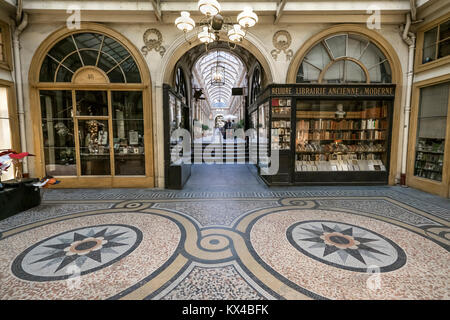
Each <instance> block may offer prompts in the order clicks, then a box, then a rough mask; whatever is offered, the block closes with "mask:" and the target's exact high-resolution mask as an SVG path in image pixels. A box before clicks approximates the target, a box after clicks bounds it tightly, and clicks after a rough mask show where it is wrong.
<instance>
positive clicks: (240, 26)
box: [175, 0, 258, 50]
mask: <svg viewBox="0 0 450 320" xmlns="http://www.w3.org/2000/svg"><path fill="white" fill-rule="evenodd" d="M198 9H199V10H200V12H201V13H202V14H203V15H205V17H204V18H203V19H202V20H201V21H200V22H199V23H198V28H196V35H197V38H198V39H199V40H200V41H201V42H202V43H205V44H206V50H208V44H210V43H213V42H215V41H219V40H221V39H220V33H221V32H224V33H225V34H226V35H227V38H225V41H226V42H227V43H228V45H229V46H230V48H232V49H234V48H235V46H236V44H237V43H239V42H242V41H243V40H244V38H245V37H246V35H247V31H248V29H249V28H252V27H254V26H255V25H256V23H258V16H257V15H256V13H255V12H253V9H252V8H250V7H246V8H245V9H244V11H243V12H241V13H240V14H239V15H238V17H237V24H235V23H232V22H231V19H230V18H227V17H225V18H224V17H223V16H222V15H221V14H220V11H221V6H220V3H219V2H218V1H217V0H200V1H198ZM175 25H176V27H177V28H178V29H180V30H181V31H183V32H184V34H185V39H186V41H187V42H189V40H188V39H187V33H188V32H190V31H192V30H194V28H195V27H196V23H195V21H194V20H193V19H192V18H191V17H190V14H189V12H186V11H183V12H181V17H179V18H177V19H176V20H175ZM189 43H190V42H189Z"/></svg>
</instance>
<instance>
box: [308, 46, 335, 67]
mask: <svg viewBox="0 0 450 320" xmlns="http://www.w3.org/2000/svg"><path fill="white" fill-rule="evenodd" d="M305 60H306V61H308V62H309V63H310V64H312V65H314V66H316V67H318V68H319V69H321V70H323V69H324V68H325V67H326V66H327V65H328V64H329V63H330V61H331V59H330V56H329V55H328V52H327V50H326V49H325V47H324V46H323V44H322V43H321V44H318V45H317V46H315V47H314V48H313V49H312V50H311V51H310V52H309V53H308V55H307V56H306V57H305Z"/></svg>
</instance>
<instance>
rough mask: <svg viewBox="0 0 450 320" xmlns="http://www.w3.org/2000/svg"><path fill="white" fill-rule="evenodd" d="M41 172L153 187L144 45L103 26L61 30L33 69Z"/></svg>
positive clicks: (85, 183) (70, 183)
mask: <svg viewBox="0 0 450 320" xmlns="http://www.w3.org/2000/svg"><path fill="white" fill-rule="evenodd" d="M29 75H30V76H29V80H30V98H31V105H32V106H33V108H32V110H31V111H32V118H33V123H34V125H33V127H34V136H35V150H36V173H37V175H38V176H41V177H42V176H46V175H51V176H56V177H58V178H59V179H60V180H62V182H63V183H62V184H61V187H64V188H71V187H72V188H75V187H153V186H154V173H153V172H154V168H153V137H152V122H151V119H152V108H151V91H150V90H149V87H150V85H151V81H150V74H149V71H148V68H147V65H146V64H145V62H144V60H143V59H142V57H141V55H140V53H139V51H138V50H137V49H136V48H135V47H134V46H133V45H132V44H131V43H130V42H129V41H128V40H127V39H126V38H124V37H123V36H121V35H120V34H118V33H117V32H115V31H113V30H111V29H109V28H106V27H104V26H101V25H96V24H84V25H82V27H81V29H79V30H68V29H66V28H63V29H60V30H58V31H56V32H55V33H53V34H52V35H50V36H49V37H48V38H47V39H46V40H45V41H44V42H43V43H42V44H41V46H40V47H39V48H38V50H37V52H36V53H35V55H34V57H33V60H32V63H31V67H30V73H29Z"/></svg>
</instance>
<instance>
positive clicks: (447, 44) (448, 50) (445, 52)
mask: <svg viewBox="0 0 450 320" xmlns="http://www.w3.org/2000/svg"><path fill="white" fill-rule="evenodd" d="M449 55H450V40H446V41H443V42H441V43H439V52H438V59H440V58H444V57H446V56H449Z"/></svg>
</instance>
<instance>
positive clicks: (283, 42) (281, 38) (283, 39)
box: [271, 30, 294, 61]
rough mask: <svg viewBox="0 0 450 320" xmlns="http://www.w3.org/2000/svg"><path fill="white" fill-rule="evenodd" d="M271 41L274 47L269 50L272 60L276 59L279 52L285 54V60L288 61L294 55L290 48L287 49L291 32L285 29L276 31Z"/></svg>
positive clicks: (290, 41) (290, 42) (290, 39)
mask: <svg viewBox="0 0 450 320" xmlns="http://www.w3.org/2000/svg"><path fill="white" fill-rule="evenodd" d="M272 42H273V46H274V47H275V49H274V50H272V51H271V54H272V57H273V58H274V60H275V61H277V60H278V55H279V54H280V53H281V52H284V53H285V55H286V61H290V60H291V58H292V57H293V56H294V52H293V51H292V49H289V48H290V47H291V44H292V37H291V34H290V33H289V32H288V31H286V30H280V31H277V32H276V33H275V34H274V35H273V39H272Z"/></svg>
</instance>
